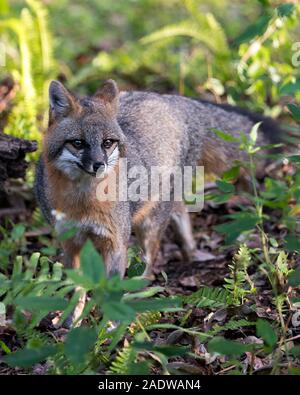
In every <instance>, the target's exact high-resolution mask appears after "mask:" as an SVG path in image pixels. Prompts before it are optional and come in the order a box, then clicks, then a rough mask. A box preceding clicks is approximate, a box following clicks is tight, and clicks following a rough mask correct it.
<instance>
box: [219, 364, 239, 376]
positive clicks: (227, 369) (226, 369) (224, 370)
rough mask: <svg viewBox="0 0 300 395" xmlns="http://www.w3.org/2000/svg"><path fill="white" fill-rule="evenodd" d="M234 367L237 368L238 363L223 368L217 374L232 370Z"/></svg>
mask: <svg viewBox="0 0 300 395" xmlns="http://www.w3.org/2000/svg"><path fill="white" fill-rule="evenodd" d="M234 368H236V365H232V366H228V368H225V369H223V370H220V372H217V373H216V375H218V374H221V373H225V372H228V371H229V370H232V369H234Z"/></svg>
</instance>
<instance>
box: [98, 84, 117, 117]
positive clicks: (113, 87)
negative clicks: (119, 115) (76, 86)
mask: <svg viewBox="0 0 300 395" xmlns="http://www.w3.org/2000/svg"><path fill="white" fill-rule="evenodd" d="M94 98H95V99H97V100H100V101H101V102H103V104H104V105H105V106H106V107H108V108H109V109H110V110H111V111H112V112H113V113H114V114H115V113H116V112H117V111H118V106H119V89H118V85H117V84H116V82H115V81H114V80H107V81H105V82H104V84H103V85H102V87H101V88H100V89H98V91H97V92H96V93H95V95H94Z"/></svg>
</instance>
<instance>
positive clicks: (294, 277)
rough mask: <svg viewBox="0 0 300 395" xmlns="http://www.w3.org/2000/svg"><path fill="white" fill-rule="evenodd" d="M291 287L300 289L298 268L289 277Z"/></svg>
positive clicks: (299, 269) (299, 270)
mask: <svg viewBox="0 0 300 395" xmlns="http://www.w3.org/2000/svg"><path fill="white" fill-rule="evenodd" d="M288 280H289V285H291V286H292V287H298V286H299V285H300V268H299V267H298V268H297V269H295V270H294V271H293V272H291V273H290V274H289V276H288Z"/></svg>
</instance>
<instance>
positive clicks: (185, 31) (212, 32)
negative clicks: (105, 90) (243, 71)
mask: <svg viewBox="0 0 300 395" xmlns="http://www.w3.org/2000/svg"><path fill="white" fill-rule="evenodd" d="M199 19H201V21H200V20H199ZM178 36H187V37H191V38H194V39H196V40H197V41H199V42H200V43H202V44H204V45H205V46H206V47H207V48H208V49H210V50H211V51H212V52H213V53H216V54H228V51H229V49H228V44H227V40H226V37H225V35H224V32H223V30H222V28H221V26H220V25H219V23H218V22H217V21H216V19H215V18H214V16H213V15H212V14H209V13H208V14H205V15H200V14H199V16H198V20H197V21H191V20H185V21H182V22H179V23H177V24H176V25H175V24H174V25H167V26H165V27H163V28H162V29H159V30H157V31H156V32H154V33H151V34H149V35H147V36H145V37H143V38H142V39H141V42H142V44H150V43H154V42H155V41H159V40H162V39H167V38H174V37H178Z"/></svg>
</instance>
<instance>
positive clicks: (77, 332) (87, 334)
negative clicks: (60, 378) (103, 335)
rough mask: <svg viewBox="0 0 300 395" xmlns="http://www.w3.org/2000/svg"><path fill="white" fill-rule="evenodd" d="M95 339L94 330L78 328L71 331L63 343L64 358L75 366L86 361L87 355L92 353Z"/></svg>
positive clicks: (95, 333)
mask: <svg viewBox="0 0 300 395" xmlns="http://www.w3.org/2000/svg"><path fill="white" fill-rule="evenodd" d="M96 339H97V332H96V331H95V329H94V328H87V327H83V326H81V327H79V328H74V329H72V330H71V331H70V332H69V334H68V336H67V339H66V341H65V345H64V352H65V355H66V357H67V358H68V359H69V360H70V361H71V362H72V363H73V364H74V365H75V364H81V363H84V362H85V361H86V358H87V354H88V353H89V352H91V351H92V349H93V347H94V345H95V342H96Z"/></svg>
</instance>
